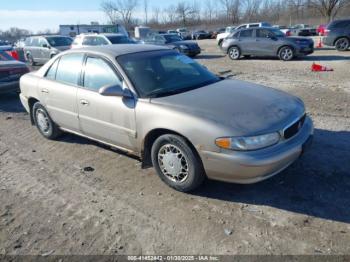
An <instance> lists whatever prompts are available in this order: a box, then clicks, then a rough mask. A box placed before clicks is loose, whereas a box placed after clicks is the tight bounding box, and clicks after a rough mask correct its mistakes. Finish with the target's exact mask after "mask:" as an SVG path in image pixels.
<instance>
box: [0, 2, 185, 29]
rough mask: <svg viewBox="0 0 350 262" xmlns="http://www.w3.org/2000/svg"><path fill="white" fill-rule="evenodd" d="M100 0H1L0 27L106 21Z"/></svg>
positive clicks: (54, 26)
mask: <svg viewBox="0 0 350 262" xmlns="http://www.w3.org/2000/svg"><path fill="white" fill-rule="evenodd" d="M179 1H180V0H168V1H167V0H148V2H149V9H150V11H151V10H152V9H153V7H156V6H158V7H160V8H162V7H164V6H167V5H170V4H176V3H177V2H179ZM101 2H102V0H1V4H0V8H1V9H0V30H6V29H9V28H10V27H19V28H23V29H29V30H31V31H34V32H36V31H38V30H45V29H51V30H58V26H59V25H60V24H76V23H80V24H84V23H90V22H91V21H97V22H100V23H105V22H107V19H106V17H105V15H104V14H103V12H101V10H100V4H101ZM143 2H144V0H139V9H138V10H137V11H136V16H137V17H139V18H142V17H143Z"/></svg>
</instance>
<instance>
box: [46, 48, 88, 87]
mask: <svg viewBox="0 0 350 262" xmlns="http://www.w3.org/2000/svg"><path fill="white" fill-rule="evenodd" d="M73 54H80V53H73ZM66 55H70V54H65V55H63V56H60V57H59V58H58V59H59V61H58V64H57V69H56V73H55V80H54V81H55V82H56V83H60V84H64V85H68V86H72V87H75V88H79V87H82V86H81V83H82V73H83V69H84V66H85V64H84V63H85V59H86V54H83V59H82V64H81V70H80V72H79V76H78V83H77V84H72V83H67V82H63V81H57V80H56V78H57V70H58V68H59V65H60V63H61V58H62V57H64V56H66ZM56 61H57V60H56ZM52 65H53V64H52ZM52 65H51V66H52ZM50 68H51V67H50Z"/></svg>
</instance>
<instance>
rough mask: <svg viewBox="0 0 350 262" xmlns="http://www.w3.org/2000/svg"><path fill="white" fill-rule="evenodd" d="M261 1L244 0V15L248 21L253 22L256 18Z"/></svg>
mask: <svg viewBox="0 0 350 262" xmlns="http://www.w3.org/2000/svg"><path fill="white" fill-rule="evenodd" d="M260 5H261V1H260V0H244V7H245V8H244V10H245V12H244V17H245V19H246V21H248V22H252V19H256V18H257V16H258V13H259V9H260Z"/></svg>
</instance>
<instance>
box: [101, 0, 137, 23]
mask: <svg viewBox="0 0 350 262" xmlns="http://www.w3.org/2000/svg"><path fill="white" fill-rule="evenodd" d="M137 4H138V0H116V1H113V2H112V1H106V2H102V4H101V8H102V10H103V11H104V12H105V14H106V15H107V16H108V18H109V20H110V22H111V24H117V23H118V21H120V20H121V21H122V22H123V24H124V25H125V26H126V27H127V28H129V27H130V26H131V24H132V19H133V18H132V15H133V12H134V11H135V9H136V7H137Z"/></svg>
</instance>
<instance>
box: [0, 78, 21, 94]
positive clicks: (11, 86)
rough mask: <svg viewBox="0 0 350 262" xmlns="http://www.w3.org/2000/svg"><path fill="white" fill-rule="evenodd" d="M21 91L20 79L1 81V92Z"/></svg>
mask: <svg viewBox="0 0 350 262" xmlns="http://www.w3.org/2000/svg"><path fill="white" fill-rule="evenodd" d="M17 91H19V81H18V80H17V81H12V82H4V83H0V94H5V93H11V92H17Z"/></svg>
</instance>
